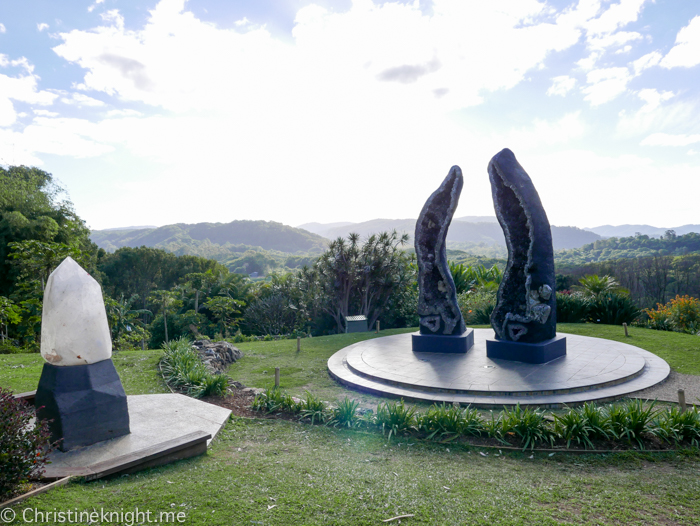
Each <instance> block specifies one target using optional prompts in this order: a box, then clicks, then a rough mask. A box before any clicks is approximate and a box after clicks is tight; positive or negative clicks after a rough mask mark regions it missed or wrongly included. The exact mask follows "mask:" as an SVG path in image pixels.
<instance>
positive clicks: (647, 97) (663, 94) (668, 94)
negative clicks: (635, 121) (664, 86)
mask: <svg viewBox="0 0 700 526" xmlns="http://www.w3.org/2000/svg"><path fill="white" fill-rule="evenodd" d="M637 96H638V97H639V98H640V99H642V100H643V101H644V102H645V103H646V104H645V105H644V106H642V109H641V110H640V111H641V112H642V113H650V112H652V111H654V110H656V109H657V108H658V107H659V106H660V105H661V103H662V102H665V101H667V100H669V99H672V98H673V97H674V96H675V94H674V93H673V92H672V91H658V90H655V89H643V90H639V91H638V92H637Z"/></svg>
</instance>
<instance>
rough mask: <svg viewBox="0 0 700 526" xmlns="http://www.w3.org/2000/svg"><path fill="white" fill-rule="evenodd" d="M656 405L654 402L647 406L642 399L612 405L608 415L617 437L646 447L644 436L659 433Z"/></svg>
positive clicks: (641, 447)
mask: <svg viewBox="0 0 700 526" xmlns="http://www.w3.org/2000/svg"><path fill="white" fill-rule="evenodd" d="M655 405H656V403H655V402H652V403H651V404H649V405H648V406H646V407H645V405H644V402H642V401H641V400H630V401H629V402H627V403H626V404H621V405H612V406H610V407H609V408H608V410H607V416H608V419H609V421H610V428H611V432H612V433H613V434H614V436H615V437H616V438H617V439H619V440H625V441H627V442H628V443H630V444H631V443H632V442H633V441H634V442H636V443H637V445H639V448H640V449H644V441H643V439H644V436H645V435H656V434H657V427H656V422H655V417H657V416H658V413H659V412H658V410H656V409H654V407H655Z"/></svg>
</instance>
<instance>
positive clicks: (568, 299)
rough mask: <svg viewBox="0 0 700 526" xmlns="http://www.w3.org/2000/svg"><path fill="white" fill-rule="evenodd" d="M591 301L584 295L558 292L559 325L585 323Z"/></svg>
mask: <svg viewBox="0 0 700 526" xmlns="http://www.w3.org/2000/svg"><path fill="white" fill-rule="evenodd" d="M590 306H591V301H590V300H589V299H588V298H586V297H585V296H584V295H583V294H580V293H578V292H574V293H573V294H565V293H561V292H557V323H585V322H586V321H588V311H589V309H590Z"/></svg>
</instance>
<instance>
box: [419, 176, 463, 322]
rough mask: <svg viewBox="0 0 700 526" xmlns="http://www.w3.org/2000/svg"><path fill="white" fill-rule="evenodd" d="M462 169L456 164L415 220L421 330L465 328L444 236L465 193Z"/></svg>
mask: <svg viewBox="0 0 700 526" xmlns="http://www.w3.org/2000/svg"><path fill="white" fill-rule="evenodd" d="M462 185H463V179H462V171H461V170H460V169H459V166H453V167H452V168H451V169H450V172H449V173H448V174H447V177H445V180H444V181H443V182H442V184H441V185H440V187H439V188H438V189H437V190H435V192H433V194H432V195H431V196H430V197H429V198H428V200H427V201H426V202H425V205H424V206H423V210H421V213H420V216H419V217H418V221H417V222H416V234H415V247H416V258H417V261H418V289H419V296H418V316H419V317H420V333H421V334H429V335H438V334H440V335H461V334H463V333H464V332H465V331H466V327H465V325H464V318H462V313H461V311H460V310H459V305H458V304H457V292H456V289H455V284H454V281H453V280H452V274H451V273H450V268H449V266H448V264H447V254H446V247H445V238H446V237H447V229H448V228H449V227H450V222H451V221H452V216H453V215H454V212H455V210H456V208H457V203H458V202H459V195H460V193H461V192H462Z"/></svg>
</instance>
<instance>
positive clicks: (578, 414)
mask: <svg viewBox="0 0 700 526" xmlns="http://www.w3.org/2000/svg"><path fill="white" fill-rule="evenodd" d="M554 430H555V432H556V434H557V435H558V436H560V437H561V438H563V439H564V440H566V447H571V442H574V441H575V442H576V443H577V444H579V445H580V444H583V446H584V447H585V448H586V449H588V448H589V447H591V448H592V447H593V442H592V441H593V440H595V439H599V440H600V439H605V440H607V439H609V438H610V435H611V429H610V423H609V419H608V418H607V416H606V414H605V413H604V411H603V410H602V409H601V408H600V407H597V406H596V405H595V404H592V403H590V402H587V403H585V404H584V405H583V406H582V407H579V408H576V409H570V410H569V411H568V412H567V413H564V414H562V415H554Z"/></svg>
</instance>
